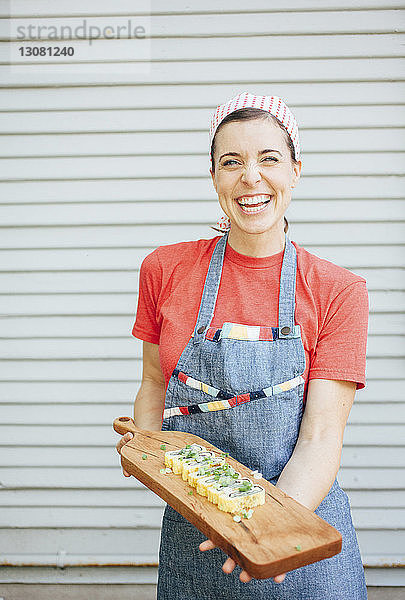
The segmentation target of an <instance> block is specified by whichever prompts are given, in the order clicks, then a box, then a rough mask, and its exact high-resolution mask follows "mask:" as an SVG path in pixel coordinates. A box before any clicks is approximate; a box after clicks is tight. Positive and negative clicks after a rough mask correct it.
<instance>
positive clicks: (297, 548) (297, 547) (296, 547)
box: [295, 544, 301, 552]
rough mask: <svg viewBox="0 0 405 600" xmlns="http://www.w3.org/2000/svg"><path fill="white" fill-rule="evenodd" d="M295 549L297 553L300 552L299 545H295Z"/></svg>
mask: <svg viewBox="0 0 405 600" xmlns="http://www.w3.org/2000/svg"><path fill="white" fill-rule="evenodd" d="M295 549H296V550H298V552H299V551H300V550H301V545H300V544H297V546H295Z"/></svg>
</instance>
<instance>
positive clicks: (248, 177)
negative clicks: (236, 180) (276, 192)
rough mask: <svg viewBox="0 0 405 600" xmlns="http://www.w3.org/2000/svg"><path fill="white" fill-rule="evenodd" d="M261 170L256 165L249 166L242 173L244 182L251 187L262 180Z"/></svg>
mask: <svg viewBox="0 0 405 600" xmlns="http://www.w3.org/2000/svg"><path fill="white" fill-rule="evenodd" d="M261 177H262V176H261V173H260V168H259V167H258V165H256V164H250V165H247V166H246V167H245V168H244V169H243V172H242V177H241V179H242V181H243V182H244V183H248V184H250V185H252V184H253V185H254V184H255V183H257V182H258V181H260V179H261Z"/></svg>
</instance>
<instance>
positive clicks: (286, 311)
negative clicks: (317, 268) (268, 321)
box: [278, 234, 297, 338]
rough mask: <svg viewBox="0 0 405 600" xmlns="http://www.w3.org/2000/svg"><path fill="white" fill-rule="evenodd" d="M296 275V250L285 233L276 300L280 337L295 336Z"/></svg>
mask: <svg viewBox="0 0 405 600" xmlns="http://www.w3.org/2000/svg"><path fill="white" fill-rule="evenodd" d="M296 275H297V251H296V249H295V246H294V245H293V243H292V242H291V240H290V238H289V237H288V235H287V234H286V236H285V249H284V256H283V264H282V267H281V277H280V295H279V300H278V334H279V337H280V338H292V337H295V334H294V325H295V317H294V313H295V285H296Z"/></svg>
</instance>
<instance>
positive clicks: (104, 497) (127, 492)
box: [0, 448, 401, 508]
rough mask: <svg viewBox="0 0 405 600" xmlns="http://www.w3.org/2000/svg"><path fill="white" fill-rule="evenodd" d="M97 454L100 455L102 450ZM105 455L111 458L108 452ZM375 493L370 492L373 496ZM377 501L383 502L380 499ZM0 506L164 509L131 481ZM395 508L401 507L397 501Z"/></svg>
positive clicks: (4, 493)
mask: <svg viewBox="0 0 405 600" xmlns="http://www.w3.org/2000/svg"><path fill="white" fill-rule="evenodd" d="M32 450H33V448H32ZM56 450H59V448H58V449H57V448H54V451H56ZM98 451H99V452H101V451H102V450H98ZM109 451H110V454H112V453H111V449H110V450H109ZM115 462H116V461H115ZM115 466H116V465H115ZM136 483H138V487H134V485H135V484H136ZM132 484H134V485H132ZM378 493H379V492H374V494H377V495H378ZM397 493H398V492H396V491H394V492H391V498H392V499H395V498H397V496H396V495H395V494H397ZM381 497H382V498H383V497H384V496H381ZM393 502H395V500H393ZM0 506H2V507H4V506H15V507H17V506H60V507H62V506H83V507H85V506H88V507H91V506H100V507H116V508H120V507H126V508H131V507H132V508H151V507H153V508H159V507H164V506H165V502H163V500H162V499H161V498H160V497H159V496H158V495H157V494H154V493H153V492H151V491H150V490H149V489H148V488H146V487H145V486H143V485H142V484H141V483H139V482H137V481H136V480H135V479H131V486H128V488H127V489H122V490H74V491H71V490H60V489H54V490H1V491H0ZM397 506H401V505H400V504H399V500H398V502H397Z"/></svg>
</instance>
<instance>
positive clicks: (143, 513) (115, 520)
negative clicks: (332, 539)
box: [0, 506, 405, 530]
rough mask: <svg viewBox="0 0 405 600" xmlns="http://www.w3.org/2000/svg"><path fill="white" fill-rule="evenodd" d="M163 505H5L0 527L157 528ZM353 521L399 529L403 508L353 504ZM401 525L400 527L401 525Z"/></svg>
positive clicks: (367, 526) (360, 525)
mask: <svg viewBox="0 0 405 600" xmlns="http://www.w3.org/2000/svg"><path fill="white" fill-rule="evenodd" d="M6 515H7V516H6ZM162 515H163V508H142V509H137V508H135V507H121V508H120V509H119V510H117V509H111V508H110V507H92V508H86V507H69V510H66V508H65V507H54V506H47V507H39V506H38V507H32V506H31V507H15V508H14V507H8V508H7V512H6V513H4V512H3V513H2V514H0V526H1V527H17V528H19V527H22V528H27V527H32V528H33V529H35V528H37V527H41V528H42V527H73V528H77V527H86V526H88V524H89V522H91V524H92V527H93V528H97V527H122V528H124V527H126V526H128V528H134V527H143V528H146V527H148V528H149V527H150V528H154V529H158V528H159V527H160V524H161V521H162ZM352 515H353V522H354V525H355V527H358V528H359V529H368V530H370V529H381V528H383V529H386V530H398V529H400V528H402V529H403V523H404V517H405V509H402V508H391V509H390V510H386V509H384V508H380V509H378V508H375V507H374V508H355V509H353V510H352ZM401 526H402V527H401Z"/></svg>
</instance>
